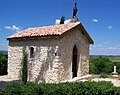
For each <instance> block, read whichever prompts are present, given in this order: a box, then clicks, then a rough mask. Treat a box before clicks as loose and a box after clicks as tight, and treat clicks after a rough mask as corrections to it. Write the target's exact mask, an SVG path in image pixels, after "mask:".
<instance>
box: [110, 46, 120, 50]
mask: <svg viewBox="0 0 120 95" xmlns="http://www.w3.org/2000/svg"><path fill="white" fill-rule="evenodd" d="M108 49H109V50H120V48H119V47H108Z"/></svg>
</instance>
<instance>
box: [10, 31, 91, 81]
mask: <svg viewBox="0 0 120 95" xmlns="http://www.w3.org/2000/svg"><path fill="white" fill-rule="evenodd" d="M73 31H74V32H73ZM74 45H76V46H77V49H78V60H77V62H78V72H77V76H82V75H86V74H88V72H89V42H88V40H87V38H86V37H85V35H84V34H82V32H80V30H78V29H76V30H71V31H70V32H67V33H65V34H63V35H62V37H60V38H48V39H45V38H44V39H36V40H23V41H22V40H10V41H9V49H8V57H9V58H8V75H9V76H10V77H11V78H17V79H21V61H22V56H23V50H24V49H25V50H26V52H27V53H28V55H29V58H28V60H29V63H28V81H32V82H35V83H39V82H59V81H64V80H69V79H72V52H73V47H74ZM31 47H33V48H34V55H33V57H32V58H31V57H30V48H31Z"/></svg>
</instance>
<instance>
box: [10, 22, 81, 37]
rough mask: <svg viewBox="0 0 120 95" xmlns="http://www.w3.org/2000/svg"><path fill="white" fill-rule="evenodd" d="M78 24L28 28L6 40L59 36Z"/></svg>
mask: <svg viewBox="0 0 120 95" xmlns="http://www.w3.org/2000/svg"><path fill="white" fill-rule="evenodd" d="M78 24H80V22H77V23H70V24H60V25H53V26H43V27H35V28H28V29H26V30H23V31H20V32H17V33H16V34H13V35H11V36H9V37H8V38H21V37H33V36H51V35H61V34H63V33H64V32H66V31H68V30H69V29H71V28H73V27H75V26H76V25H78Z"/></svg>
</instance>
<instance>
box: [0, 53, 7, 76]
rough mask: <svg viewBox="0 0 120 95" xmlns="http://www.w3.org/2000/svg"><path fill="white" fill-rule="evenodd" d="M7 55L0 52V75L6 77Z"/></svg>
mask: <svg viewBox="0 0 120 95" xmlns="http://www.w3.org/2000/svg"><path fill="white" fill-rule="evenodd" d="M7 59H8V56H7V53H1V52H0V75H7Z"/></svg>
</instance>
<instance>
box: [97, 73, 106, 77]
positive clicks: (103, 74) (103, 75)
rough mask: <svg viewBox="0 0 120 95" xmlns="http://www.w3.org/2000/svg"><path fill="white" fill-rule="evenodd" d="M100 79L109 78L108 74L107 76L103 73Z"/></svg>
mask: <svg viewBox="0 0 120 95" xmlns="http://www.w3.org/2000/svg"><path fill="white" fill-rule="evenodd" d="M99 77H100V78H108V75H107V74H105V73H102V74H100V76H99Z"/></svg>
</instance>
